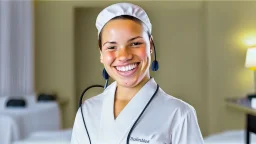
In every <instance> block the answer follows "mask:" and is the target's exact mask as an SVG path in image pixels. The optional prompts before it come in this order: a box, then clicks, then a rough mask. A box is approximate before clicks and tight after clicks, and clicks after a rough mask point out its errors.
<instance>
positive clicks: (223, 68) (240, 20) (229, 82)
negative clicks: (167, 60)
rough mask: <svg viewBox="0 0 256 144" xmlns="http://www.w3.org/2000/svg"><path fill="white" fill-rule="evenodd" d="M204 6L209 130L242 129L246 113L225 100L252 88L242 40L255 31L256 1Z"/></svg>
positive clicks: (243, 93)
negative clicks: (227, 104)
mask: <svg viewBox="0 0 256 144" xmlns="http://www.w3.org/2000/svg"><path fill="white" fill-rule="evenodd" d="M205 8H206V13H207V19H206V21H207V28H206V33H207V35H206V36H207V47H206V48H207V61H208V69H207V70H208V76H207V77H208V81H207V90H208V93H207V97H208V104H209V107H208V108H209V111H208V113H209V114H210V115H209V133H213V132H217V131H222V130H226V129H234V128H243V127H244V124H245V123H244V119H245V118H244V115H243V114H242V113H239V112H236V111H234V110H232V109H229V108H227V107H226V105H225V103H224V99H225V98H228V97H244V96H245V95H246V94H247V93H249V92H252V91H253V85H252V83H253V77H252V76H253V75H252V72H251V71H250V70H247V69H245V68H244V62H245V54H246V46H245V45H244V44H243V40H244V39H245V38H246V36H247V35H248V33H253V32H254V33H255V32H256V27H255V25H256V19H255V15H254V14H255V13H256V2H208V3H207V4H206V7H205ZM255 34H256V33H255Z"/></svg>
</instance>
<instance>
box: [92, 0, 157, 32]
mask: <svg viewBox="0 0 256 144" xmlns="http://www.w3.org/2000/svg"><path fill="white" fill-rule="evenodd" d="M121 15H129V16H133V17H135V18H137V19H139V20H141V21H142V22H143V23H144V24H145V25H146V26H147V28H148V32H149V33H150V34H151V32H152V25H151V23H150V20H149V18H148V15H147V13H146V12H145V11H144V10H143V9H142V8H141V7H139V6H137V5H134V4H131V3H117V4H113V5H110V6H108V7H106V8H105V9H104V10H102V11H101V12H100V13H99V15H98V17H97V19H96V27H97V29H98V36H99V33H100V32H101V30H102V28H103V27H104V25H105V24H106V23H107V22H108V21H110V20H111V19H113V18H115V17H117V16H121Z"/></svg>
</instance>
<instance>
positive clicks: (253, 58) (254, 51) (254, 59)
mask: <svg viewBox="0 0 256 144" xmlns="http://www.w3.org/2000/svg"><path fill="white" fill-rule="evenodd" d="M245 67H247V68H249V69H252V70H256V47H252V48H248V50H247V54H246V62H245Z"/></svg>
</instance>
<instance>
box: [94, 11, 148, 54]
mask: <svg viewBox="0 0 256 144" xmlns="http://www.w3.org/2000/svg"><path fill="white" fill-rule="evenodd" d="M116 19H123V20H132V21H135V22H137V23H139V24H142V21H141V20H139V19H138V18H136V17H133V16H130V15H121V16H117V17H114V18H112V19H111V20H116ZM103 29H104V27H103V28H102V29H101V32H100V33H99V40H98V45H99V48H100V50H101V49H102V46H101V45H102V31H103ZM148 35H149V36H150V34H149V32H148Z"/></svg>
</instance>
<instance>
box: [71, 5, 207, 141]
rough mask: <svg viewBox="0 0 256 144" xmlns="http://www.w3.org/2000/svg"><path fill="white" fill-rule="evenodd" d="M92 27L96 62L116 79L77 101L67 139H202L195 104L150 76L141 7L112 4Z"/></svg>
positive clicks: (148, 41) (147, 37) (147, 28)
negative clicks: (97, 55)
mask: <svg viewBox="0 0 256 144" xmlns="http://www.w3.org/2000/svg"><path fill="white" fill-rule="evenodd" d="M96 27H97V29H98V40H99V49H100V62H101V63H102V64H103V65H104V72H105V74H106V75H109V76H110V77H111V78H113V79H114V80H115V81H114V82H113V83H112V84H111V85H110V86H108V87H107V88H106V89H105V91H104V92H103V93H101V94H99V95H97V96H95V97H93V98H91V99H89V100H87V101H85V103H84V104H83V105H82V107H81V108H83V109H84V111H83V112H82V114H81V113H80V111H78V113H77V115H76V119H75V122H74V127H73V132H72V140H71V143H72V144H82V143H83V144H84V143H85V144H92V143H93V144H124V143H127V144H128V143H130V144H133V143H152V144H160V143H161V144H163V143H168V144H170V143H171V144H203V139H202V135H201V132H200V128H199V126H198V122H197V117H196V112H195V110H194V108H193V107H192V106H191V105H189V104H188V103H186V102H184V101H181V100H179V99H177V98H175V97H173V96H170V95H168V94H166V93H165V92H164V91H163V90H162V89H161V88H160V87H159V85H158V84H157V83H156V81H155V80H154V79H153V78H151V77H150V72H149V67H150V64H151V54H153V50H154V54H155V55H154V56H155V60H154V61H153V63H152V69H153V70H155V71H156V70H157V69H158V63H157V61H156V53H155V52H156V51H155V47H154V42H153V38H152V35H151V33H152V27H151V23H150V20H149V18H148V16H147V14H146V12H145V11H144V10H143V9H142V8H141V7H139V6H137V5H134V4H130V3H117V4H113V5H111V6H109V7H107V8H105V9H104V10H103V11H101V12H100V14H99V15H98V17H97V20H96ZM106 78H108V76H106ZM81 108H80V109H81ZM83 116H85V122H84V121H83ZM83 122H84V123H83Z"/></svg>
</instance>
